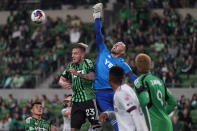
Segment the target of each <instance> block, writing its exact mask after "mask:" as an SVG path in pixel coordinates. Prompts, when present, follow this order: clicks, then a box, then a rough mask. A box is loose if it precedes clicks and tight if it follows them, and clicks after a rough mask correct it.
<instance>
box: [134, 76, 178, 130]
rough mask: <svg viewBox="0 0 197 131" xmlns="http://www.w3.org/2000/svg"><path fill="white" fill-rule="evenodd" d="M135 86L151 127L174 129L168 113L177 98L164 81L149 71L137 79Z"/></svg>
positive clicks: (154, 128)
mask: <svg viewBox="0 0 197 131" xmlns="http://www.w3.org/2000/svg"><path fill="white" fill-rule="evenodd" d="M134 86H135V90H136V93H137V95H138V99H139V101H140V104H141V106H142V108H143V112H144V114H145V117H146V121H147V123H148V125H149V129H150V130H152V131H159V130H161V129H162V131H172V130H173V129H172V122H171V120H170V118H169V117H168V114H169V113H170V112H172V111H173V109H174V108H175V106H176V100H175V98H174V97H173V95H172V93H171V92H170V91H169V90H168V89H167V88H166V87H165V85H164V83H163V81H162V80H161V79H159V78H158V77H156V76H153V75H152V74H151V73H147V74H143V75H141V76H140V77H139V78H138V79H136V80H135V82H134Z"/></svg>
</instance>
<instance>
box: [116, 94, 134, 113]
mask: <svg viewBox="0 0 197 131" xmlns="http://www.w3.org/2000/svg"><path fill="white" fill-rule="evenodd" d="M116 101H117V102H118V103H117V104H118V105H119V106H121V107H122V108H123V109H124V110H125V111H126V112H128V113H130V112H131V111H133V110H135V109H136V108H137V105H136V104H135V103H134V102H133V101H132V96H131V94H129V93H127V92H126V91H122V92H118V93H117V95H116Z"/></svg>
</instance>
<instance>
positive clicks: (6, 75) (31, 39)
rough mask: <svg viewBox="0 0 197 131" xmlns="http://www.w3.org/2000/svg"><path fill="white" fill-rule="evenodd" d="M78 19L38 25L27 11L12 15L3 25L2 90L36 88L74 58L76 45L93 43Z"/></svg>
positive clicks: (0, 28)
mask: <svg viewBox="0 0 197 131" xmlns="http://www.w3.org/2000/svg"><path fill="white" fill-rule="evenodd" d="M88 26H89V25H88V24H86V25H85V24H83V23H82V22H81V20H80V19H79V17H77V16H72V17H71V16H69V15H68V16H65V18H63V19H62V18H57V19H55V20H52V19H51V18H50V17H49V16H47V20H46V23H45V24H43V25H36V24H34V23H32V22H31V21H30V19H29V13H28V12H27V10H25V9H21V10H18V11H17V12H16V13H14V12H12V11H11V12H10V16H9V17H8V19H7V24H6V25H3V26H0V70H1V71H0V88H33V87H35V84H36V83H37V81H40V80H42V78H46V76H48V75H50V74H51V73H52V72H53V71H55V70H56V69H57V67H58V66H59V65H61V64H63V65H64V62H65V57H64V56H70V55H67V53H70V51H69V50H70V48H72V46H71V44H72V43H77V42H78V41H87V40H91V38H92V35H91V34H90V33H89V32H88V31H86V30H87V28H89V27H88Z"/></svg>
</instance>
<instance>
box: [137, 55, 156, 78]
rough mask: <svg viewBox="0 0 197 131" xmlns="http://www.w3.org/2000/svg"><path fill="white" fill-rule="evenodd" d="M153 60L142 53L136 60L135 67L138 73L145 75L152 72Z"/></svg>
mask: <svg viewBox="0 0 197 131" xmlns="http://www.w3.org/2000/svg"><path fill="white" fill-rule="evenodd" d="M151 63H152V61H151V58H150V56H148V55H147V54H144V53H140V54H139V55H137V56H136V58H135V65H136V68H137V72H138V73H139V74H145V73H148V72H150V69H151Z"/></svg>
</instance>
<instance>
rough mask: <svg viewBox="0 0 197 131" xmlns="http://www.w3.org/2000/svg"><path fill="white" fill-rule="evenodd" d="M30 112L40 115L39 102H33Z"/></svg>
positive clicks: (40, 107)
mask: <svg viewBox="0 0 197 131" xmlns="http://www.w3.org/2000/svg"><path fill="white" fill-rule="evenodd" d="M31 112H32V114H34V115H42V106H41V104H35V105H34V106H33V108H32V109H31Z"/></svg>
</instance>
